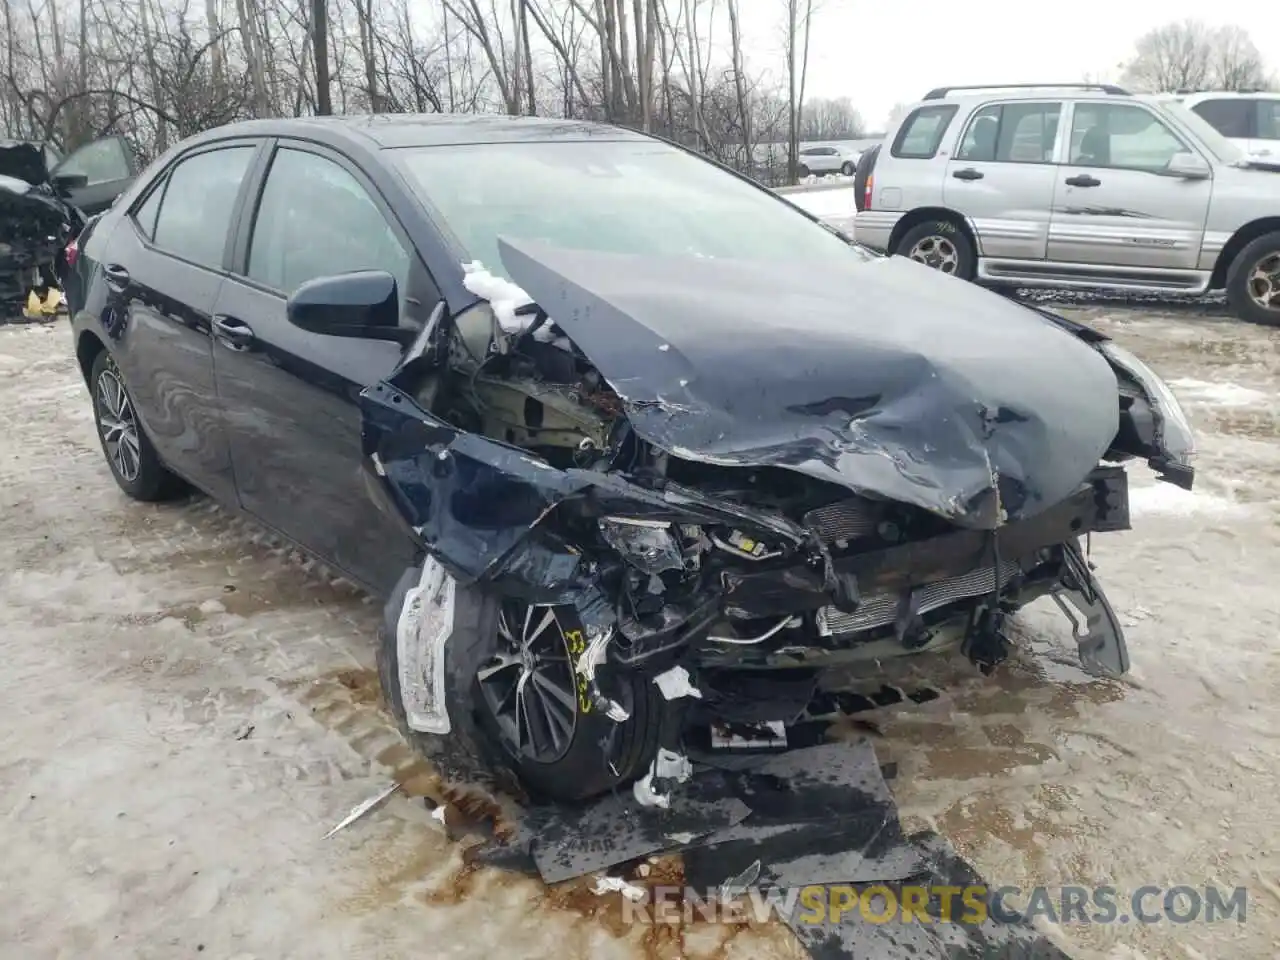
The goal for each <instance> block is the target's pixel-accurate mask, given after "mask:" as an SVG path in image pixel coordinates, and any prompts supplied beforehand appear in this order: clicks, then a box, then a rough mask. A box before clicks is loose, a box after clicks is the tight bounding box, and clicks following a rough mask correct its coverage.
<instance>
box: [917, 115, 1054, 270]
mask: <svg viewBox="0 0 1280 960" xmlns="http://www.w3.org/2000/svg"><path fill="white" fill-rule="evenodd" d="M1062 112H1063V105H1062V102H1061V101H1055V100H1045V101H1036V102H1028V101H1021V100H1016V101H1008V102H1004V103H999V102H997V103H989V104H986V105H984V106H983V107H981V108H979V109H977V110H975V111H974V112H973V113H972V114H971V115H970V117H969V122H968V125H967V126H966V127H965V130H964V133H963V134H962V135H961V138H960V146H959V147H958V148H957V149H956V151H955V154H954V156H952V158H951V159H950V160H949V161H948V163H947V176H946V180H945V183H944V186H943V188H942V190H943V202H944V203H945V205H946V206H948V207H950V208H951V209H953V210H956V211H959V212H960V213H963V214H964V215H965V216H967V217H968V218H969V219H970V221H971V222H972V224H973V227H974V231H975V232H976V233H977V236H978V246H979V249H980V252H981V255H982V256H984V257H1001V258H1007V259H1014V260H1043V259H1044V256H1045V251H1046V249H1047V247H1048V243H1049V221H1050V218H1051V211H1052V208H1053V181H1054V173H1055V167H1054V161H1055V158H1056V150H1057V146H1058V139H1059V136H1058V135H1059V130H1060V128H1061V126H1062V125H1061V123H1060V120H1061V117H1062Z"/></svg>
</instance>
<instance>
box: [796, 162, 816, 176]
mask: <svg viewBox="0 0 1280 960" xmlns="http://www.w3.org/2000/svg"><path fill="white" fill-rule="evenodd" d="M812 172H813V171H811V170H810V169H809V168H808V167H806V166H805V165H804V164H803V163H802V164H800V166H798V167H796V176H797V177H799V178H800V179H801V180H803V179H804V178H805V177H807V176H809V174H810V173H812Z"/></svg>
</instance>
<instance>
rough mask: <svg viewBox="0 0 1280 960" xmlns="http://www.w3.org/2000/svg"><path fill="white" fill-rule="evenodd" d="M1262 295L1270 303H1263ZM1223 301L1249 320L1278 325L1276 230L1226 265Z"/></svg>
mask: <svg viewBox="0 0 1280 960" xmlns="http://www.w3.org/2000/svg"><path fill="white" fill-rule="evenodd" d="M1263 297H1265V298H1266V299H1267V300H1268V301H1269V302H1270V303H1271V304H1273V305H1272V306H1270V307H1268V306H1264V305H1263V303H1262V302H1261V300H1262V298H1263ZM1227 304H1228V305H1229V306H1230V307H1231V311H1232V312H1233V313H1234V314H1235V315H1236V316H1238V317H1239V318H1240V319H1242V320H1247V321H1248V322H1249V323H1260V324H1264V325H1266V326H1270V327H1274V326H1280V232H1277V233H1268V234H1264V235H1263V236H1261V237H1258V238H1257V239H1256V240H1253V241H1251V242H1250V243H1249V244H1247V245H1246V246H1245V248H1244V249H1243V250H1241V251H1240V252H1239V253H1238V254H1237V255H1236V258H1235V259H1234V260H1233V261H1231V266H1230V267H1229V268H1227Z"/></svg>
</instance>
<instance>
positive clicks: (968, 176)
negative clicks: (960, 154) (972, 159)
mask: <svg viewBox="0 0 1280 960" xmlns="http://www.w3.org/2000/svg"><path fill="white" fill-rule="evenodd" d="M951 175H952V176H953V177H955V178H956V179H957V180H981V179H982V178H983V177H985V176H986V174H985V173H983V172H982V171H981V170H975V169H973V167H965V168H964V169H963V170H957V171H956V172H955V173H953V174H951Z"/></svg>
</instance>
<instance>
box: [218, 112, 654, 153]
mask: <svg viewBox="0 0 1280 960" xmlns="http://www.w3.org/2000/svg"><path fill="white" fill-rule="evenodd" d="M249 136H253V137H272V136H280V137H289V136H293V137H300V138H303V139H315V140H321V141H326V140H327V141H348V142H349V141H353V140H359V141H364V143H365V145H366V146H368V147H371V148H374V149H393V148H398V147H438V146H455V145H460V144H484V143H516V142H546V141H562V142H563V141H588V140H649V139H651V138H649V137H646V136H645V135H644V134H641V133H637V132H636V131H634V130H628V129H626V128H625V127H614V126H610V125H608V124H603V123H592V122H589V121H584V120H558V119H553V118H548V117H511V116H506V115H501V114H462V113H417V114H414V113H407V114H406V113H395V114H353V115H339V116H329V117H296V118H271V119H266V120H245V121H241V122H240V123H232V124H227V125H225V126H221V127H215V128H214V129H212V130H209V131H206V133H205V134H203V135H202V136H201V137H199V138H197V139H208V140H214V139H217V140H224V139H228V138H232V137H249Z"/></svg>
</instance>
